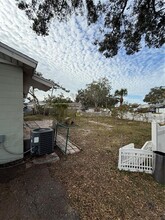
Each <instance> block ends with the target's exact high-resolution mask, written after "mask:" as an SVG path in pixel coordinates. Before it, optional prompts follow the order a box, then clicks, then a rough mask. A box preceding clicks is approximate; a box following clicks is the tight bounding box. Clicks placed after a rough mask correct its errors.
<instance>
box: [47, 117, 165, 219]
mask: <svg viewBox="0 0 165 220" xmlns="http://www.w3.org/2000/svg"><path fill="white" fill-rule="evenodd" d="M90 120H93V121H96V122H99V123H106V124H108V125H112V126H113V128H112V129H109V128H108V127H105V126H103V125H100V124H99V123H98V124H94V123H90V122H89V121H90ZM77 121H78V124H79V126H78V127H75V128H72V129H71V132H70V139H71V140H72V141H74V142H75V143H76V144H77V145H78V146H80V147H81V149H82V151H81V152H80V153H78V154H75V155H71V156H68V157H62V159H61V160H60V161H59V162H57V163H56V164H54V165H51V166H50V171H51V174H52V176H53V177H54V178H59V179H60V181H61V182H62V183H63V184H64V186H65V187H66V189H67V191H68V196H69V198H70V201H71V204H72V206H73V207H75V209H77V210H78V211H79V213H80V217H81V219H83V220H86V219H87V220H93V219H98V220H102V219H103V220H104V219H124V220H125V219H153V220H158V219H162V220H163V219H165V187H163V186H161V185H159V184H158V183H156V182H155V180H154V179H153V177H152V176H151V175H149V174H144V173H130V172H123V171H119V170H118V169H117V163H118V149H119V147H121V146H122V145H125V144H128V143H130V142H134V143H135V146H136V147H142V145H143V144H144V143H145V141H147V140H150V138H151V137H150V129H151V128H150V127H151V125H150V124H148V123H142V122H133V121H126V120H113V119H112V118H108V117H97V118H91V117H90V118H84V117H80V118H79V119H78V120H77Z"/></svg>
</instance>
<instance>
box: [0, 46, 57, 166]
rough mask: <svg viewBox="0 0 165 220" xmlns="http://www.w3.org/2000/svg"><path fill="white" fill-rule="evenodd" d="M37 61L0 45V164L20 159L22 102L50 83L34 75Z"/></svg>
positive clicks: (47, 87) (50, 83) (21, 147)
mask: <svg viewBox="0 0 165 220" xmlns="http://www.w3.org/2000/svg"><path fill="white" fill-rule="evenodd" d="M36 67H37V61H35V60H34V59H32V58H30V57H28V56H26V55H25V54H22V53H20V52H18V51H16V50H14V49H13V48H11V47H9V46H7V45H5V44H3V43H1V42H0V164H3V163H8V162H11V161H15V160H18V159H21V158H23V153H24V152H23V98H26V96H27V94H28V91H29V88H30V86H33V87H34V88H38V89H40V90H43V91H48V90H49V89H50V88H52V86H53V85H52V82H50V81H49V80H46V79H44V78H42V77H40V76H38V75H35V74H34V71H35V69H36Z"/></svg>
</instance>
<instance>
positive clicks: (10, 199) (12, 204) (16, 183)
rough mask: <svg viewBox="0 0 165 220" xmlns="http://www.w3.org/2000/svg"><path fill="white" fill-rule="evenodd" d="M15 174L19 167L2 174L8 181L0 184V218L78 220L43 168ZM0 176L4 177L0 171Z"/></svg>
mask: <svg viewBox="0 0 165 220" xmlns="http://www.w3.org/2000/svg"><path fill="white" fill-rule="evenodd" d="M17 171H18V167H15V168H11V169H7V170H6V171H3V172H4V173H7V174H8V176H9V180H8V181H7V179H6V181H7V182H4V181H2V182H1V181H0V195H1V196H0V210H1V211H0V219H4V220H10V219H12V220H18V219H20V220H21V219H26V220H47V219H49V220H79V215H78V213H77V212H76V211H75V210H73V208H72V207H71V206H70V205H69V200H68V199H67V195H66V192H65V190H64V188H63V186H62V185H61V183H60V182H59V181H58V180H57V179H55V178H53V177H51V175H50V173H49V169H48V167H47V166H46V165H37V166H35V165H33V166H32V167H31V168H29V169H25V168H23V169H22V170H20V171H19V172H18V173H17ZM13 173H15V176H14V178H13V179H11V176H12V175H13ZM0 175H1V176H2V177H3V173H2V171H1V170H0Z"/></svg>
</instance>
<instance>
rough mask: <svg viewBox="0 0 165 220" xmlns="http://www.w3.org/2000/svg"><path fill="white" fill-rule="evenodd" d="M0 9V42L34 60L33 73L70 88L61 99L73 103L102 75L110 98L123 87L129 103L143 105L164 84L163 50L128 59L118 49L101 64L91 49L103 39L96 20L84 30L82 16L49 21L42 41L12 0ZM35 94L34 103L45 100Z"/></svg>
mask: <svg viewBox="0 0 165 220" xmlns="http://www.w3.org/2000/svg"><path fill="white" fill-rule="evenodd" d="M0 5H1V7H0V41H1V42H3V43H5V44H7V45H9V46H11V47H13V48H15V49H17V50H19V51H20V52H23V53H25V54H26V55H28V56H30V57H32V58H34V59H36V60H37V61H38V67H37V70H38V71H40V72H42V73H43V76H44V77H45V78H49V79H53V80H54V81H55V82H58V83H59V84H61V85H63V86H64V87H65V88H66V89H69V90H70V94H66V95H70V96H71V97H72V98H73V97H75V94H76V92H77V90H78V89H80V88H84V87H85V85H86V84H87V83H90V82H92V81H93V80H97V79H98V78H100V77H104V76H106V77H108V78H109V80H110V82H111V86H112V93H113V92H114V91H115V90H116V89H121V88H127V89H128V96H127V97H126V101H128V102H131V103H134V102H136V103H137V102H138V103H142V100H143V98H144V96H145V94H147V93H148V92H149V91H150V89H151V88H153V87H155V86H164V85H165V47H164V48H160V49H148V48H144V49H142V50H141V51H140V52H139V53H136V54H134V55H131V56H127V55H126V54H125V52H124V50H121V51H120V53H119V54H118V55H117V56H115V57H114V58H111V59H106V58H105V57H104V56H103V55H102V54H100V53H99V52H98V50H97V47H96V46H95V45H94V44H93V42H94V41H95V39H100V38H102V36H101V35H100V33H99V31H98V30H99V27H100V26H101V22H102V21H101V20H100V21H99V22H98V23H97V24H94V25H91V26H90V27H88V26H87V23H86V19H85V18H84V17H75V16H74V15H73V16H72V17H71V19H70V20H69V21H68V23H59V22H58V21H53V22H52V23H51V24H50V34H49V36H47V37H41V36H37V35H36V34H35V33H34V32H33V31H32V30H31V29H30V24H31V22H30V21H29V20H28V19H27V17H26V16H25V14H24V12H23V11H20V10H19V9H18V8H17V7H16V5H15V1H14V0H5V1H4V0H0ZM60 92H61V91H60V90H59V92H58V93H60ZM49 93H50V92H49ZM37 94H38V97H39V99H43V98H44V96H46V95H47V94H45V93H43V92H38V93H37Z"/></svg>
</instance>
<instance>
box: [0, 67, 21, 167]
mask: <svg viewBox="0 0 165 220" xmlns="http://www.w3.org/2000/svg"><path fill="white" fill-rule="evenodd" d="M1 134H2V135H5V142H4V143H3V144H2V143H0V164H3V163H8V162H11V161H15V160H18V159H21V158H23V72H22V69H21V68H19V67H17V66H12V65H9V64H3V63H0V135H1ZM5 149H6V150H5ZM7 151H8V152H7ZM9 152H10V153H9Z"/></svg>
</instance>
